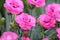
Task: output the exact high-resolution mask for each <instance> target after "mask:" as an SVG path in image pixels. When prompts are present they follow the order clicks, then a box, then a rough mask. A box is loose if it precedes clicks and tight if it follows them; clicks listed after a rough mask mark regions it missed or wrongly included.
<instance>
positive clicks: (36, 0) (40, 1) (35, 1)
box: [27, 0, 45, 7]
mask: <svg viewBox="0 0 60 40" xmlns="http://www.w3.org/2000/svg"><path fill="white" fill-rule="evenodd" d="M27 2H28V4H32V5H35V6H36V7H42V6H44V5H45V0H27Z"/></svg>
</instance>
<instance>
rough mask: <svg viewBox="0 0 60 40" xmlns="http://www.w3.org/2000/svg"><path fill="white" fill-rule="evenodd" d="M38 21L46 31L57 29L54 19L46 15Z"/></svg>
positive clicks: (41, 16)
mask: <svg viewBox="0 0 60 40" xmlns="http://www.w3.org/2000/svg"><path fill="white" fill-rule="evenodd" d="M38 21H39V23H40V24H41V25H42V26H43V27H44V28H45V29H50V28H52V27H55V23H56V22H55V20H54V18H52V17H50V16H48V15H46V14H42V15H40V16H39V18H38Z"/></svg>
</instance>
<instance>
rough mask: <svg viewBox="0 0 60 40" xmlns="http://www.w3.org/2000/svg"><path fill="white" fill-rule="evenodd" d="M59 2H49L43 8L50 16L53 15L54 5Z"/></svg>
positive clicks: (56, 5)
mask: <svg viewBox="0 0 60 40" xmlns="http://www.w3.org/2000/svg"><path fill="white" fill-rule="evenodd" d="M58 6H59V4H56V3H52V4H49V5H48V6H47V7H46V8H45V10H46V13H47V14H48V15H49V16H51V17H55V13H56V12H55V9H56V7H58Z"/></svg>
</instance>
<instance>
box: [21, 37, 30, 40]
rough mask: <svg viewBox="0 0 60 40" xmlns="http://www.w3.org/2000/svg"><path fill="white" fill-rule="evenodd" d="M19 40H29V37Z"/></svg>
mask: <svg viewBox="0 0 60 40" xmlns="http://www.w3.org/2000/svg"><path fill="white" fill-rule="evenodd" d="M21 40H31V38H29V37H22V38H21Z"/></svg>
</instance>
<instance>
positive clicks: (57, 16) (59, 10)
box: [38, 3, 60, 29]
mask: <svg viewBox="0 0 60 40" xmlns="http://www.w3.org/2000/svg"><path fill="white" fill-rule="evenodd" d="M45 10H46V14H42V15H40V16H39V18H38V20H39V23H40V24H41V25H42V26H43V27H44V28H45V29H50V28H52V27H55V26H56V21H58V22H60V4H56V3H52V4H49V5H48V6H47V7H46V9H45Z"/></svg>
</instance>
